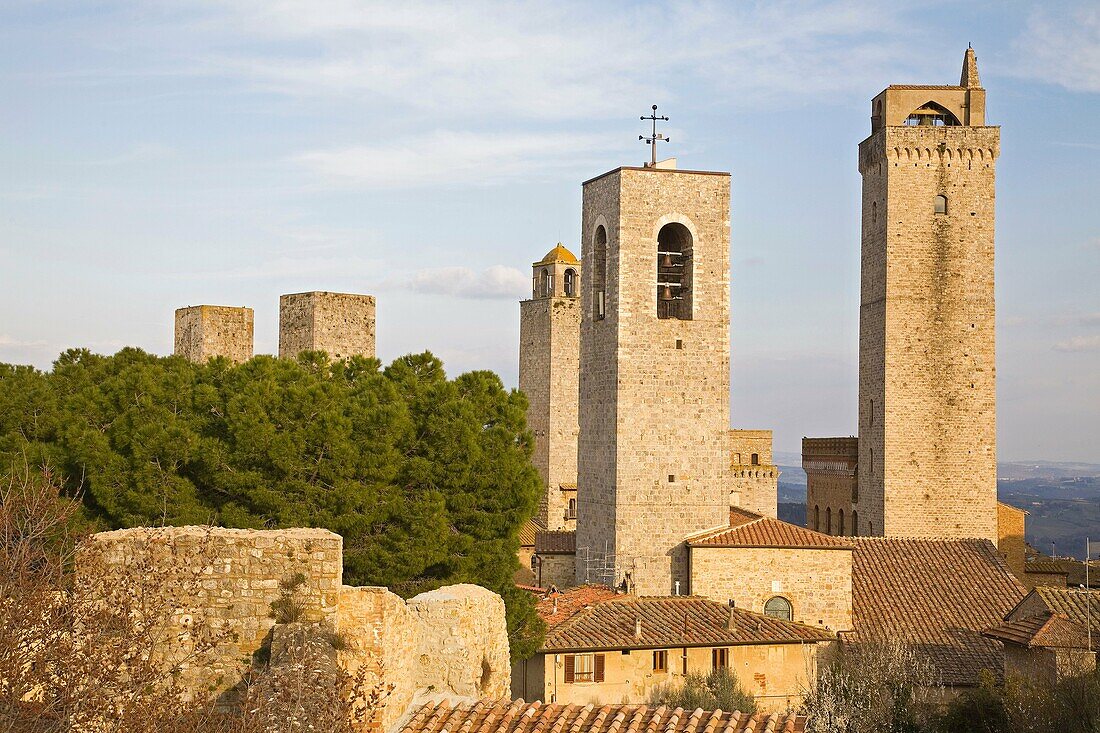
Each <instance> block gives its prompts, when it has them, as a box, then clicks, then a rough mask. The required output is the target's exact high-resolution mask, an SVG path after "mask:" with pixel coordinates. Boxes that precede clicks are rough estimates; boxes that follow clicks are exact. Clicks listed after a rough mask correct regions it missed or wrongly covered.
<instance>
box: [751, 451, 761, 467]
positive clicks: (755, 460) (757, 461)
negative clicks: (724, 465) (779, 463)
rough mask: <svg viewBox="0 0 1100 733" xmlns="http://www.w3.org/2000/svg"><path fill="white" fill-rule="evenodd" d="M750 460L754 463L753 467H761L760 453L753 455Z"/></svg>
mask: <svg viewBox="0 0 1100 733" xmlns="http://www.w3.org/2000/svg"><path fill="white" fill-rule="evenodd" d="M749 460H750V461H752V465H754V466H759V465H760V454H759V453H753V454H752V455H751V456H750V457H749Z"/></svg>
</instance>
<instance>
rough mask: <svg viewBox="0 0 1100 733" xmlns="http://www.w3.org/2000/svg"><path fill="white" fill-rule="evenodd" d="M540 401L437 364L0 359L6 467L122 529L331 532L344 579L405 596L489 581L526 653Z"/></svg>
mask: <svg viewBox="0 0 1100 733" xmlns="http://www.w3.org/2000/svg"><path fill="white" fill-rule="evenodd" d="M525 413H526V400H525V398H524V397H523V395H522V394H521V393H519V392H517V391H514V390H513V391H510V392H509V391H507V390H505V389H504V387H503V385H502V384H501V382H500V379H499V378H498V377H497V376H496V375H495V374H493V373H491V372H485V371H479V372H470V373H468V374H463V375H461V376H459V377H457V378H455V379H448V378H447V376H446V374H445V372H444V370H443V364H442V363H441V362H440V361H439V360H438V359H436V358H435V357H434V356H432V355H431V354H429V353H424V354H416V355H409V356H405V357H402V358H400V359H397V360H396V361H394V362H393V363H392V364H391V365H389V366H388V367H386V368H385V369H382V368H381V364H380V362H378V361H377V360H376V359H366V358H353V359H351V360H349V361H347V362H343V361H340V362H330V361H329V360H328V359H327V357H325V355H324V354H322V353H316V352H315V353H306V354H303V355H302V356H301V357H300V358H299V359H298V360H297V361H290V360H282V359H274V358H272V357H266V356H259V357H256V358H254V359H252V360H250V361H248V362H246V363H244V364H240V365H233V364H232V363H230V362H229V361H228V360H226V359H212V360H211V361H209V362H208V363H206V364H201V365H196V364H192V363H190V362H188V361H186V360H184V359H181V358H177V357H166V358H164V357H156V356H152V355H150V354H146V353H145V352H143V351H141V350H139V349H131V348H127V349H123V350H122V351H120V352H118V353H117V354H115V355H114V356H100V355H96V354H92V353H90V352H88V351H86V350H70V351H67V352H65V353H63V354H61V356H60V357H59V358H58V359H57V361H56V362H55V363H54V368H53V370H52V371H50V372H40V371H37V370H34V369H31V368H29V367H16V366H10V365H3V364H0V459H3V461H4V464H3V465H4V466H5V467H7V466H10V465H14V463H15V462H16V461H19V462H22V461H23V460H24V457H25V460H26V461H29V462H31V463H32V464H37V463H46V464H49V465H51V466H53V467H55V468H57V469H59V470H60V471H61V473H63V475H64V476H65V477H66V482H65V486H66V490H67V491H69V492H71V493H72V494H73V495H76V494H77V493H78V492H79V493H80V495H81V496H82V499H83V502H84V505H85V507H86V509H87V511H88V513H89V515H90V516H91V517H93V518H94V519H96V520H98V521H100V522H102V523H103V524H105V525H107V526H110V527H133V526H146V525H182V524H208V523H213V524H219V525H223V526H229V527H253V528H260V527H291V526H306V527H325V528H328V529H331V530H332V531H334V532H337V533H339V534H340V535H342V536H343V537H344V578H345V582H347V583H349V584H355V585H366V584H370V585H386V586H389V587H390V588H392V589H393V590H394V591H395V592H397V593H400V594H402V595H404V596H411V595H415V594H416V593H419V592H422V591H425V590H430V589H433V588H436V587H439V586H440V585H445V584H449V583H461V582H469V583H477V584H479V585H482V586H485V587H487V588H490V589H492V590H494V591H496V592H498V593H501V594H502V595H503V596H504V598H505V601H506V602H507V604H508V611H509V615H508V622H509V632H510V634H511V635H512V644H513V654H517V655H519V654H523V655H530V654H532V653H533V652H534V651H535V649H537V647H538V644H539V642H540V640H541V635H542V633H543V629H542V626H541V623H540V622H539V620H538V618H537V616H536V615H535V613H534V603H533V600H532V599H531V598H530V597H529V596H528V594H525V593H522V592H519V591H517V590H516V589H515V588H514V586H513V584H512V576H513V573H514V572H515V571H516V569H517V568H518V561H517V559H516V552H517V550H518V546H519V541H518V536H519V530H520V527H521V526H522V525H523V523H524V522H525V521H526V520H527V519H528V518H530V517H531V516H532V515H533V514H534V511H535V508H536V505H537V501H538V475H537V473H536V471H535V469H534V467H533V466H532V465H531V462H530V454H531V445H530V435H529V433H528V432H527V430H526V419H525Z"/></svg>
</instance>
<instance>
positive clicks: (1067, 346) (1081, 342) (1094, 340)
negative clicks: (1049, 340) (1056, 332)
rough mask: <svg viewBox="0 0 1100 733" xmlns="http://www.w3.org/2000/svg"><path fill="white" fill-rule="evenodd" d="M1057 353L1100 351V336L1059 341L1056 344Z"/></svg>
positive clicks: (1076, 337) (1077, 337)
mask: <svg viewBox="0 0 1100 733" xmlns="http://www.w3.org/2000/svg"><path fill="white" fill-rule="evenodd" d="M1053 348H1054V350H1055V351H1065V352H1078V351H1100V334H1096V335H1091V336H1074V337H1073V338H1070V339H1066V340H1065V341H1059V342H1057V343H1056V344H1054V347H1053Z"/></svg>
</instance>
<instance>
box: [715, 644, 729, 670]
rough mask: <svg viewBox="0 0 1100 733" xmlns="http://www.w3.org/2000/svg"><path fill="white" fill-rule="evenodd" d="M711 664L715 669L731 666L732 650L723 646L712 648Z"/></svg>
mask: <svg viewBox="0 0 1100 733" xmlns="http://www.w3.org/2000/svg"><path fill="white" fill-rule="evenodd" d="M710 665H711V667H713V668H714V669H725V668H726V667H729V666H730V650H729V649H726V648H725V647H722V648H720V649H711V650H710Z"/></svg>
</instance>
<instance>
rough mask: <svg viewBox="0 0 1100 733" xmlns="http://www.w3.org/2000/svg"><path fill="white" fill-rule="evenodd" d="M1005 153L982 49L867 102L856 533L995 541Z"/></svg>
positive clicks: (861, 167) (862, 161) (862, 158)
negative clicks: (997, 202)
mask: <svg viewBox="0 0 1100 733" xmlns="http://www.w3.org/2000/svg"><path fill="white" fill-rule="evenodd" d="M999 150H1000V129H999V128H997V127H989V126H986V124H985V90H984V89H982V87H981V84H980V82H979V80H978V67H977V61H976V59H975V56H974V52H973V50H967V52H966V55H965V58H964V61H963V71H962V79H961V80H960V82H959V85H958V86H890V87H888V88H887V89H886V90H885V91H883V92H882V93H881V94H879V95H878V96H877V97H875V99H874V101H873V102H872V117H871V136H870V137H868V138H867V139H866V140H864V141H863V142H862V143H860V146H859V171H860V174H861V175H862V176H863V230H862V262H861V271H862V287H861V291H862V292H861V298H860V316H859V464H858V465H859V470H858V502H857V504H856V508H857V510H858V513H859V519H860V524H861V526H860V527H858V532H859V534H885V535H887V536H894V537H904V536H922V537H945V538H959V537H981V538H988V539H990V540H992V541H994V542H996V540H997V449H996V394H995V365H994V302H993V204H994V173H995V163H996V160H997V155H998V153H999Z"/></svg>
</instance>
